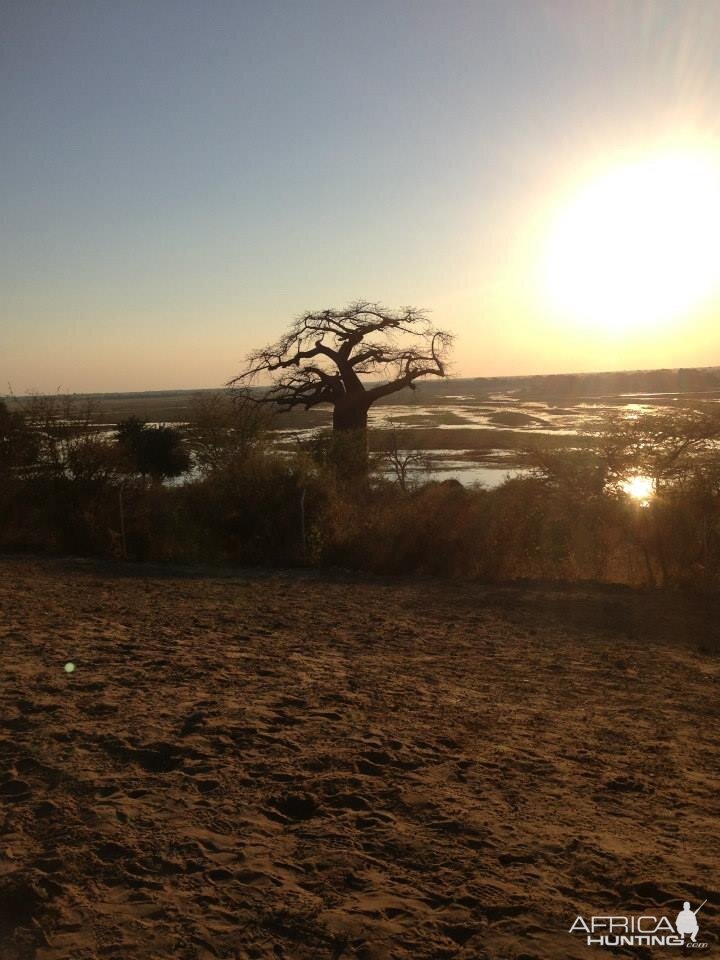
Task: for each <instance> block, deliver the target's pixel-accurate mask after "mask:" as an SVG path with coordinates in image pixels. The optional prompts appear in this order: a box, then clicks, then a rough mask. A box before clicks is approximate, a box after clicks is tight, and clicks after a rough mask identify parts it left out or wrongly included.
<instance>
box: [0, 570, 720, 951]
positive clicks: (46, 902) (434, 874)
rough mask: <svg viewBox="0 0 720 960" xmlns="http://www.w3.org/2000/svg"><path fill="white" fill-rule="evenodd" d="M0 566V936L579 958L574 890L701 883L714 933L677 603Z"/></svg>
mask: <svg viewBox="0 0 720 960" xmlns="http://www.w3.org/2000/svg"><path fill="white" fill-rule="evenodd" d="M0 573H1V574H2V579H1V580H0V643H1V648H2V656H3V673H2V676H1V677H0V708H1V710H2V728H1V729H0V761H1V766H0V817H1V818H2V819H1V820H0V823H2V828H3V829H2V848H1V850H0V958H2V960H6V958H7V960H25V958H37V960H86V958H109V960H136V958H137V960H159V958H178V960H185V958H187V960H190V958H192V960H206V958H222V960H228V958H245V957H257V958H268V960H270V958H273V960H276V958H288V960H295V958H297V960H306V958H307V960H325V958H327V960H345V958H347V960H351V958H358V960H373V958H374V960H381V958H388V960H389V958H398V960H399V958H412V960H422V958H428V960H443V958H447V960H449V958H464V960H468V958H483V957H491V958H496V957H497V958H501V957H502V958H514V960H521V958H524V960H529V958H548V960H560V958H574V957H590V956H594V957H598V956H602V955H607V952H606V951H598V949H597V948H593V949H589V948H587V947H586V946H584V945H583V943H582V941H581V940H579V939H577V938H575V937H572V936H570V935H569V934H568V933H567V932H566V930H567V927H568V926H569V925H570V923H571V922H572V920H573V919H574V917H575V916H576V915H577V914H578V913H581V912H582V913H588V914H589V913H592V912H595V913H600V912H612V911H615V912H618V911H619V912H628V911H643V910H647V909H648V908H649V907H652V906H658V905H666V909H667V912H669V913H672V912H673V911H675V910H676V909H679V904H678V900H682V899H685V898H687V899H690V900H692V901H699V900H702V899H704V898H705V897H707V898H708V903H707V905H706V907H705V908H704V909H703V924H702V925H701V926H702V930H703V937H704V938H705V939H708V940H710V941H711V942H712V943H715V942H716V940H717V935H718V934H720V885H719V881H718V876H717V850H718V846H719V840H720V827H719V826H718V822H717V819H716V818H715V814H716V812H717V809H718V801H717V798H718V787H719V785H720V751H719V748H718V744H719V739H720V738H719V736H718V734H719V733H720V707H719V706H718V704H719V702H720V701H719V699H718V675H719V672H720V660H718V656H717V650H718V643H717V633H718V629H719V628H718V627H717V624H718V620H717V618H716V615H715V612H713V611H709V610H707V609H706V607H705V606H704V605H702V604H699V603H697V604H693V603H692V602H691V601H687V600H686V601H682V600H680V599H679V598H673V597H667V596H657V595H655V596H653V595H650V594H648V595H643V594H636V593H632V592H631V591H627V590H619V589H618V590H612V589H601V588H575V589H570V588H560V587H553V586H544V587H540V586H535V587H522V586H518V587H512V588H510V587H508V588H490V587H483V586H479V585H467V584H457V583H443V582H440V581H415V582H409V581H391V580H376V579H353V578H350V577H342V576H331V575H315V574H290V573H288V574H275V575H262V574H258V573H255V572H250V573H247V574H242V573H240V574H236V575H228V576H220V575H218V574H217V573H215V574H212V573H207V572H205V574H203V573H202V572H196V573H193V572H192V571H183V570H175V571H173V570H162V569H160V568H135V569H133V568H124V569H123V568H113V567H110V566H106V565H100V564H94V563H87V562H69V561H64V562H63V561H36V560H27V559H8V558H5V559H0ZM66 661H73V662H74V663H75V664H76V670H75V672H74V673H72V674H68V673H65V672H64V670H63V665H64V664H65V662H66ZM624 955H627V956H638V957H642V956H651V954H650V953H649V952H647V951H646V952H645V953H643V952H642V950H636V951H635V952H633V951H632V950H631V949H627V950H626V951H625V954H624Z"/></svg>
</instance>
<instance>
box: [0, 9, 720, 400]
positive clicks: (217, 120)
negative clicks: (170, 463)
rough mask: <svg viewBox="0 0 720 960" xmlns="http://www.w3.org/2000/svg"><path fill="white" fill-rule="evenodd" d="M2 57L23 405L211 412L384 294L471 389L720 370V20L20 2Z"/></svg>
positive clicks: (18, 387)
mask: <svg viewBox="0 0 720 960" xmlns="http://www.w3.org/2000/svg"><path fill="white" fill-rule="evenodd" d="M0 50H1V51H2V56H1V57H0V77H1V78H2V81H3V91H4V96H3V99H2V106H1V107H0V110H2V119H3V126H4V130H5V140H6V149H5V151H4V157H3V161H2V164H3V173H4V190H3V195H2V197H3V198H2V214H3V223H4V230H3V234H2V261H1V265H0V278H1V279H2V290H3V293H2V310H3V332H4V338H3V345H2V346H3V349H2V360H1V361H0V382H1V383H3V385H4V388H7V387H8V385H10V387H11V388H12V389H13V390H14V391H16V392H17V393H25V392H28V391H30V392H32V391H39V392H53V391H55V390H56V389H57V388H58V387H60V388H61V389H63V390H67V391H69V392H78V393H79V392H128V391H129V392H137V391H143V392H144V391H149V390H168V389H202V388H207V389H212V388H213V386H221V385H222V384H223V383H224V382H225V381H226V380H228V379H229V378H230V377H232V376H233V374H234V373H236V372H237V370H238V369H239V367H240V365H241V362H242V360H243V357H244V355H245V354H246V353H247V352H248V351H249V350H251V349H253V348H254V347H258V346H262V345H264V344H265V343H268V342H271V341H273V340H274V339H276V338H277V336H278V335H279V334H281V333H282V331H283V329H284V328H285V326H286V325H287V323H288V322H289V321H290V320H291V319H293V318H294V317H295V316H297V315H298V314H300V313H302V312H303V311H305V310H311V309H320V308H325V307H337V306H342V305H343V304H346V303H348V302H349V301H352V300H355V299H357V298H368V299H371V300H377V301H380V302H382V303H384V304H386V305H387V306H389V307H399V306H401V305H404V304H413V305H416V306H418V307H421V308H425V309H427V310H428V311H429V312H430V315H431V317H432V319H433V321H434V322H435V323H436V324H437V325H438V326H440V327H445V328H448V329H449V330H450V331H452V332H453V333H454V334H455V336H456V349H455V352H454V355H453V368H452V375H453V376H456V377H474V376H523V375H535V374H542V375H547V374H548V371H551V372H553V373H555V372H557V373H585V372H597V371H598V370H606V371H610V370H624V369H659V368H673V369H674V368H678V367H684V368H689V367H707V366H712V365H714V364H718V363H720V335H719V334H718V323H717V317H718V312H719V310H720V264H719V263H717V262H716V257H715V253H714V251H715V250H716V249H718V246H720V136H719V133H720V122H719V121H718V117H719V116H720V71H718V70H717V63H718V56H719V54H720V6H717V5H712V4H699V3H697V4H678V3H674V2H671V0H656V2H638V3H635V4H627V3H619V2H615V0H587V2H585V3H583V4H574V3H572V2H567V0H543V2H529V0H502V2H500V0H485V2H479V3H469V2H462V0H451V2H449V3H438V2H428V0H412V2H411V0H397V2H394V3H389V2H379V0H370V2H368V3H365V4H362V5H359V4H351V3H342V2H341V3H336V2H330V0H313V2H309V3H307V4H303V5H296V4H291V3H288V2H272V0H270V2H267V3H263V4H254V3H249V2H247V3H231V2H225V0H219V2H217V3H216V4H213V5H212V8H211V10H209V9H208V8H207V7H206V6H205V5H201V4H193V3H190V2H180V3H176V2H170V0H157V2H155V3H153V4H152V5H148V6H139V5H135V4H131V3H128V2H118V3H114V4H98V3H94V2H89V0H88V2H84V0H79V2H77V3H74V4H73V5H72V6H65V7H60V6H55V5H50V4H42V3H40V4H29V3H27V2H24V0H23V2H20V0H11V2H9V3H8V4H6V5H5V22H4V31H3V37H2V39H0ZM178 384H181V385H182V386H178Z"/></svg>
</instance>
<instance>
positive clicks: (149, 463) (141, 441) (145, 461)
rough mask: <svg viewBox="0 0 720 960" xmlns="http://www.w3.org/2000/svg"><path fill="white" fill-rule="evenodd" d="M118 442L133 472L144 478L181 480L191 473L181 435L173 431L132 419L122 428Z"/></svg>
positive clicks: (120, 428)
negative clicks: (187, 473) (182, 475)
mask: <svg viewBox="0 0 720 960" xmlns="http://www.w3.org/2000/svg"><path fill="white" fill-rule="evenodd" d="M116 439H117V442H118V444H119V446H120V447H121V448H122V449H123V450H124V452H125V453H126V455H127V456H128V458H129V459H130V464H131V468H132V469H133V470H134V471H135V472H137V473H141V474H142V475H143V476H151V477H155V478H157V479H160V478H162V477H179V476H180V475H181V474H183V473H186V472H187V471H188V470H189V469H190V457H189V455H188V453H187V451H186V450H184V449H183V445H182V437H181V435H180V432H179V431H178V430H176V429H174V428H173V427H149V426H148V425H147V424H145V423H143V421H142V420H139V419H138V418H137V417H129V418H128V419H127V420H124V421H122V423H119V424H118V427H117V435H116Z"/></svg>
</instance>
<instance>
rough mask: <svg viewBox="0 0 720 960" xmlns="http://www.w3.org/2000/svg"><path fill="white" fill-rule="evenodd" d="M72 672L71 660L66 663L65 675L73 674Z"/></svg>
mask: <svg viewBox="0 0 720 960" xmlns="http://www.w3.org/2000/svg"><path fill="white" fill-rule="evenodd" d="M74 672H75V664H74V663H73V662H72V661H71V660H68V662H67V663H66V664H65V673H74Z"/></svg>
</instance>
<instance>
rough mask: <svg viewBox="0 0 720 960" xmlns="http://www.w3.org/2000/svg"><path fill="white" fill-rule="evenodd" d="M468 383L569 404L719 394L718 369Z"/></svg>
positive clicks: (482, 380)
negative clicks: (583, 400) (629, 396)
mask: <svg viewBox="0 0 720 960" xmlns="http://www.w3.org/2000/svg"><path fill="white" fill-rule="evenodd" d="M472 382H473V383H475V384H476V388H477V389H482V390H483V391H487V392H497V393H500V392H505V391H512V393H513V396H518V397H521V398H528V399H530V398H537V397H552V398H557V399H563V400H569V399H581V398H582V397H601V396H614V395H617V394H656V393H665V394H667V393H669V394H674V393H686V394H687V393H706V392H715V391H720V367H706V368H694V367H691V368H687V369H678V370H622V371H614V372H609V373H562V374H560V373H559V374H547V375H541V376H528V377H479V378H477V379H476V380H474V381H472Z"/></svg>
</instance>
